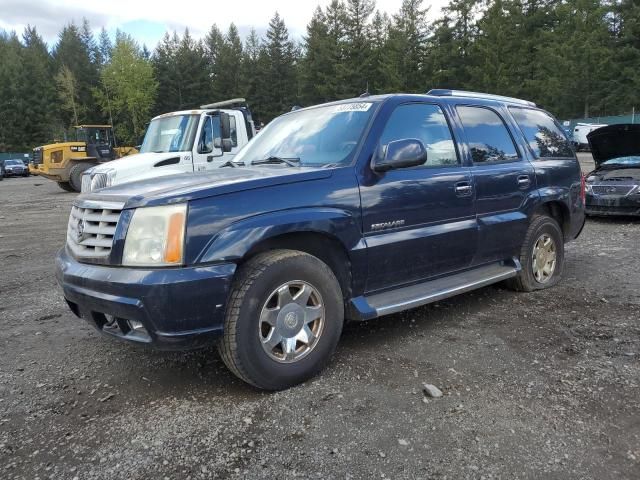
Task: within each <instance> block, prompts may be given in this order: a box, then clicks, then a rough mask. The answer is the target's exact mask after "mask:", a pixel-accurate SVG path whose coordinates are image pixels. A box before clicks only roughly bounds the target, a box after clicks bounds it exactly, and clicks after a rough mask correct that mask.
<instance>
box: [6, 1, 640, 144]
mask: <svg viewBox="0 0 640 480" xmlns="http://www.w3.org/2000/svg"><path fill="white" fill-rule="evenodd" d="M429 18H430V16H429V15H428V7H427V6H426V5H425V2H423V0H404V1H403V2H402V6H401V8H400V10H399V11H398V12H396V13H395V14H392V15H388V14H386V13H382V12H380V11H379V10H377V9H376V5H375V1H374V0H333V1H332V2H331V3H330V4H329V5H328V6H327V7H326V8H324V9H323V8H320V7H318V8H316V9H315V11H314V12H313V16H312V18H311V21H310V22H309V24H308V25H307V29H306V34H305V36H304V37H303V38H302V39H300V40H296V39H293V38H292V37H291V35H290V34H289V32H288V30H287V27H286V24H285V21H284V19H283V18H282V17H281V16H280V15H279V14H278V13H276V14H275V15H274V16H273V18H272V19H271V21H270V22H269V26H268V29H267V31H266V34H265V35H264V36H259V35H258V34H257V33H256V31H255V30H251V32H250V33H249V34H248V35H247V36H246V38H244V39H241V37H240V35H239V32H238V29H237V28H236V26H235V25H233V24H232V25H230V26H229V28H228V29H227V30H226V31H222V30H220V28H218V26H216V25H213V26H212V27H211V29H210V30H209V32H208V33H207V34H206V36H205V37H204V38H202V39H201V40H198V39H195V38H194V37H193V36H192V35H191V34H190V33H189V31H188V30H185V31H184V32H180V33H177V32H173V33H169V32H167V33H166V34H165V36H164V38H162V40H161V41H160V42H159V43H158V45H157V46H156V47H155V49H154V50H153V51H152V52H150V51H149V50H148V49H147V47H146V46H144V45H142V46H141V45H139V44H138V43H137V42H136V40H135V39H134V38H133V37H131V36H130V35H128V34H125V33H123V32H117V34H116V36H115V40H112V39H111V38H110V37H109V35H108V34H107V32H106V31H105V30H104V29H103V30H102V31H101V32H100V33H99V34H98V35H94V34H93V32H92V28H91V25H89V23H88V22H87V21H86V20H85V21H84V22H83V23H81V24H79V25H78V24H74V23H71V24H68V25H66V26H64V27H63V28H62V30H61V31H60V33H59V35H58V38H57V41H56V42H55V43H54V44H53V45H47V44H46V43H45V42H44V41H43V39H42V37H41V36H40V35H39V34H38V31H37V26H29V27H27V28H26V29H25V30H24V32H22V33H21V34H18V33H16V32H3V33H0V151H24V150H27V149H30V148H32V147H33V146H35V145H39V144H43V143H47V142H49V141H51V140H52V139H54V138H58V139H59V138H62V136H63V135H64V131H65V130H66V129H68V128H69V127H70V126H71V125H75V124H82V123H95V122H111V121H113V123H114V125H115V126H116V134H117V137H118V138H119V139H120V141H121V142H125V143H131V142H136V141H138V139H139V138H140V136H141V135H142V134H143V133H144V130H145V126H146V124H147V122H148V121H149V119H150V118H151V116H153V115H155V114H159V113H163V112H169V111H173V110H179V109H185V108H192V107H197V106H199V105H200V104H202V103H210V102H213V101H218V100H223V99H227V98H233V97H241V96H242V97H246V98H247V99H248V100H249V102H250V104H251V106H252V108H253V110H254V114H255V116H256V117H257V118H258V119H259V120H261V121H263V122H265V123H266V122H267V121H269V120H270V119H271V118H273V117H274V116H276V115H279V114H281V113H283V112H286V111H289V110H290V109H291V107H292V106H293V105H302V106H306V105H312V104H315V103H319V102H324V101H330V100H335V99H340V98H347V97H353V96H357V95H360V94H361V93H363V92H365V91H367V90H368V91H369V92H370V93H372V94H374V93H385V92H400V91H402V92H425V91H427V90H429V89H430V88H434V87H440V88H458V89H466V90H476V91H484V92H490V93H498V94H503V95H510V96H516V97H522V98H527V99H530V100H533V101H535V102H536V103H538V104H539V105H541V106H543V107H544V108H546V109H548V110H550V111H552V112H553V113H554V114H555V115H557V116H558V117H560V118H569V117H580V116H590V115H591V116H593V115H605V114H616V113H622V112H627V111H630V110H631V108H632V107H633V106H635V107H640V0H561V1H559V0H482V1H479V0H451V1H450V3H449V4H448V5H447V6H446V7H445V8H444V9H443V10H442V12H441V15H440V17H439V18H438V19H436V20H434V21H429V20H428V19H429Z"/></svg>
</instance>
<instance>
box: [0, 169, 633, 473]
mask: <svg viewBox="0 0 640 480" xmlns="http://www.w3.org/2000/svg"><path fill="white" fill-rule="evenodd" d="M73 198H74V195H73V194H68V193H64V192H62V191H61V190H59V189H58V188H57V187H56V186H55V184H53V183H52V182H49V181H46V180H42V179H39V178H34V177H31V178H26V179H9V180H6V181H3V182H1V183H0V261H1V263H0V265H1V267H0V352H1V354H2V356H1V358H0V478H3V479H7V480H8V479H34V478H41V479H44V478H52V479H74V478H77V479H80V480H81V479H115V478H122V479H125V478H126V479H162V478H170V479H182V478H190V479H194V480H195V479H200V478H251V479H253V478H276V477H279V478H294V477H300V478H322V479H326V478H337V479H348V478H351V479H360V478H366V479H373V478H394V479H402V478H439V479H445V478H448V479H464V478H474V479H475V478H478V479H480V478H485V479H489V478H505V479H515V478H552V479H584V478H593V479H623V478H628V479H631V478H635V479H637V478H640V389H639V384H640V256H639V255H638V251H639V247H640V221H629V220H590V221H589V222H588V223H587V226H586V228H585V230H584V232H583V234H582V236H581V237H580V238H579V239H578V241H576V242H574V243H571V244H569V245H568V246H567V267H566V271H565V278H564V280H563V282H562V283H561V284H560V285H559V286H558V287H556V288H553V289H551V290H547V291H544V292H539V293H535V294H516V293H513V292H511V291H507V290H504V289H503V288H501V287H500V286H494V287H489V288H485V289H483V290H479V291H477V292H474V293H471V294H467V295H463V296H460V297H457V298H454V299H451V300H448V301H443V302H440V303H438V304H435V305H431V306H428V307H425V308H420V309H417V310H414V311H411V312H407V313H405V314H400V315H394V316H390V317H386V318H384V319H380V320H377V321H373V322H370V323H367V324H354V325H350V326H348V327H347V328H346V330H345V333H344V335H343V339H342V342H341V344H340V346H339V348H338V352H337V354H336V357H335V360H334V361H333V362H332V363H331V365H330V367H329V368H328V369H327V370H326V371H325V372H324V373H323V374H321V375H320V376H319V377H317V378H316V379H314V380H313V381H310V382H308V383H307V384H305V385H302V386H299V387H297V388H294V389H291V390H289V391H286V392H280V393H275V394H273V393H272V394H267V393H262V392H258V391H256V390H253V389H252V388H249V387H247V386H246V385H244V384H243V383H241V382H240V381H238V380H236V379H235V377H233V376H232V375H231V374H230V373H229V372H227V370H226V369H225V367H224V365H223V364H222V362H221V361H220V360H219V359H218V357H217V354H216V352H215V350H213V349H211V350H207V351H200V352H197V353H189V354H182V353H157V352H153V351H148V350H140V349H137V348H134V347H131V346H128V345H124V344H120V343H116V342H114V341H109V340H108V339H105V338H102V337H100V336H98V335H97V334H96V332H94V331H93V330H92V329H91V328H90V327H88V326H87V325H85V324H84V323H83V322H82V321H80V320H78V319H76V318H75V317H74V316H73V315H72V314H71V313H70V312H69V311H68V309H67V307H66V305H65V304H64V302H63V300H62V296H61V294H60V291H59V289H58V288H57V286H56V283H55V280H54V276H53V256H54V254H55V251H56V250H57V249H58V248H59V247H60V246H61V245H62V244H63V242H64V238H65V228H66V222H67V215H68V211H69V206H70V204H71V202H72V200H73ZM423 382H428V383H432V384H435V385H437V386H438V387H440V388H441V389H442V390H443V392H444V394H445V395H444V396H443V397H442V398H439V399H427V398H426V397H425V396H424V394H423V393H422V383H423Z"/></svg>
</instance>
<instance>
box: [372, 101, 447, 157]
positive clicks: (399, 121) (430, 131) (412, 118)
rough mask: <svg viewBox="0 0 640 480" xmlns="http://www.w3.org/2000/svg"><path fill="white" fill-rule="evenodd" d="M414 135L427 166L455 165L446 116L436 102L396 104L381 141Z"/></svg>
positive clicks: (385, 141) (383, 143)
mask: <svg viewBox="0 0 640 480" xmlns="http://www.w3.org/2000/svg"><path fill="white" fill-rule="evenodd" d="M409 138H416V139H418V140H420V141H422V143H423V144H424V146H425V148H426V149H427V161H426V163H425V164H424V166H426V167H437V166H444V165H458V155H457V154H456V148H455V145H454V143H453V138H452V136H451V130H450V129H449V125H448V124H447V119H446V118H445V116H444V113H443V112H442V109H441V108H440V107H439V106H438V105H427V104H422V103H411V104H407V105H400V106H399V107H397V108H396V109H395V110H394V111H393V113H392V114H391V117H389V120H388V121H387V125H386V126H385V128H384V131H383V132H382V136H381V137H380V144H381V145H387V144H388V143H389V142H393V141H396V140H405V139H409Z"/></svg>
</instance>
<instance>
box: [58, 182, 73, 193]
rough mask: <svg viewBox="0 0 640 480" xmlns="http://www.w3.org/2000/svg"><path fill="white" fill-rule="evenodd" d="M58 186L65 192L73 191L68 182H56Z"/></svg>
mask: <svg viewBox="0 0 640 480" xmlns="http://www.w3.org/2000/svg"><path fill="white" fill-rule="evenodd" d="M58 186H59V187H60V188H61V189H62V190H64V191H65V192H75V190H74V189H73V187H72V186H71V184H70V183H69V182H58Z"/></svg>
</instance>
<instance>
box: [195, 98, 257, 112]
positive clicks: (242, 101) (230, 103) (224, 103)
mask: <svg viewBox="0 0 640 480" xmlns="http://www.w3.org/2000/svg"><path fill="white" fill-rule="evenodd" d="M246 104H247V101H246V100H245V99H244V98H232V99H231V100H223V101H222V102H216V103H209V104H208V105H201V106H200V108H201V109H203V110H206V109H208V108H223V107H235V106H238V105H241V106H245V105H246Z"/></svg>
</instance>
